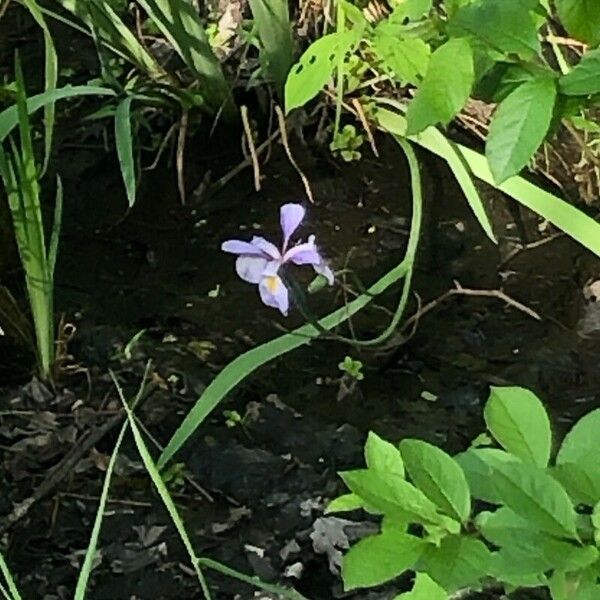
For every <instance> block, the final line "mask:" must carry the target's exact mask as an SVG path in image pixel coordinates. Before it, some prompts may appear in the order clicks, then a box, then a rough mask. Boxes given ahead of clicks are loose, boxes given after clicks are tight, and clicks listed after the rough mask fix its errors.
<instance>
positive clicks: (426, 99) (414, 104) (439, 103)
mask: <svg viewBox="0 0 600 600" xmlns="http://www.w3.org/2000/svg"><path fill="white" fill-rule="evenodd" d="M449 73H452V76H451V77H449ZM474 77H475V75H474V71H473V51H472V50H471V46H470V44H469V42H468V41H467V40H466V39H461V38H457V39H452V40H450V41H449V42H446V43H445V44H444V45H442V46H440V47H439V48H438V49H437V50H436V51H435V52H434V53H433V54H432V55H431V59H430V60H429V66H428V68H427V73H426V74H425V78H424V79H423V82H422V83H421V85H420V86H419V88H418V90H417V93H416V95H415V97H414V98H413V100H412V101H411V102H410V104H409V105H408V110H407V113H406V119H407V122H408V128H407V135H414V134H416V133H419V132H420V131H423V130H424V129H426V128H427V127H429V126H430V125H436V124H438V123H442V124H447V123H449V122H450V121H451V120H452V119H453V118H454V117H455V116H456V115H457V114H458V112H459V111H460V110H461V108H462V107H463V106H464V105H465V104H466V102H467V100H468V99H469V94H470V93H471V88H472V87H473V80H474Z"/></svg>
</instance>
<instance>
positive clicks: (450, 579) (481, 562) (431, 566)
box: [416, 535, 491, 593]
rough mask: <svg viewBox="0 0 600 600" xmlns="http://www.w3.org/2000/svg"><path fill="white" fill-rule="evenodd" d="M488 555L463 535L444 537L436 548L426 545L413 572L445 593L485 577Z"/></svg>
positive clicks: (474, 583)
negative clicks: (424, 574)
mask: <svg viewBox="0 0 600 600" xmlns="http://www.w3.org/2000/svg"><path fill="white" fill-rule="evenodd" d="M490 560H491V553H490V551H489V550H488V548H487V546H486V545H485V544H484V543H483V542H481V541H480V540H476V539H473V538H470V537H466V536H458V535H453V536H448V537H445V538H444V539H443V540H442V541H441V543H440V546H439V547H436V546H429V547H428V548H427V550H426V551H425V553H424V554H423V556H422V558H421V560H420V561H419V563H418V565H417V567H416V569H417V571H425V572H426V573H427V574H428V575H429V576H430V577H431V578H432V579H433V580H434V581H436V582H437V583H438V584H439V585H441V586H442V587H443V588H444V589H445V590H446V591H447V592H449V593H452V592H455V591H456V590H458V589H461V588H466V587H476V586H477V585H478V584H479V582H480V581H481V580H482V579H483V578H484V577H486V576H487V574H488V571H489V565H490Z"/></svg>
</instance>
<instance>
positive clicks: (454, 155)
mask: <svg viewBox="0 0 600 600" xmlns="http://www.w3.org/2000/svg"><path fill="white" fill-rule="evenodd" d="M377 119H378V121H379V124H380V126H381V127H382V128H383V129H385V130H386V131H389V132H390V133H393V134H394V135H398V136H400V137H403V136H405V135H406V127H407V123H406V119H404V117H402V116H400V115H398V114H397V113H395V112H392V111H389V110H387V109H385V108H378V110H377ZM411 139H414V141H416V142H417V143H419V144H420V145H422V146H423V145H425V141H426V142H427V144H428V146H427V147H429V146H431V147H436V148H438V149H439V154H440V156H443V158H444V159H445V160H446V162H447V163H448V166H449V167H450V169H451V170H452V173H453V174H454V177H456V180H457V181H458V184H459V185H460V187H461V189H462V191H463V193H464V195H465V197H466V198H467V202H468V203H469V206H470V207H471V210H472V211H473V214H474V215H475V217H476V218H477V220H478V221H479V224H480V225H481V228H482V229H483V231H485V234H486V235H487V236H488V237H489V238H490V240H491V241H492V242H494V243H496V237H495V236H494V232H493V230H492V224H491V223H490V220H489V218H488V216H487V213H486V211H485V207H484V206H483V201H482V200H481V196H480V195H479V192H478V191H477V188H476V187H475V184H474V183H473V178H472V174H471V170H470V168H469V167H468V165H467V164H465V159H464V158H463V156H462V154H461V153H460V152H459V150H458V149H457V148H456V144H455V143H454V142H452V141H451V140H449V139H448V138H447V137H446V136H445V135H444V134H443V133H442V132H441V131H439V130H438V129H437V128H435V127H429V128H428V129H426V130H425V131H423V132H421V133H420V134H419V135H418V136H415V137H414V138H411ZM424 140H425V141H424Z"/></svg>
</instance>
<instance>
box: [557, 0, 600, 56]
mask: <svg viewBox="0 0 600 600" xmlns="http://www.w3.org/2000/svg"><path fill="white" fill-rule="evenodd" d="M555 4H556V11H557V13H558V17H559V18H560V21H561V23H562V24H563V25H564V27H565V29H566V30H567V31H568V32H569V33H570V34H571V35H572V36H573V37H574V38H576V39H578V40H581V41H582V42H587V43H588V44H591V45H592V46H596V45H598V44H600V0H555Z"/></svg>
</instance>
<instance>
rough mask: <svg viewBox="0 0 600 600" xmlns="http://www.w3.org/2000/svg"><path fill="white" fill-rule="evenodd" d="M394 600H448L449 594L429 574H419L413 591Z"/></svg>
mask: <svg viewBox="0 0 600 600" xmlns="http://www.w3.org/2000/svg"><path fill="white" fill-rule="evenodd" d="M394 600H448V594H447V592H446V590H445V589H444V588H443V587H441V586H440V585H438V584H437V583H436V582H435V581H434V580H433V579H431V577H429V575H427V573H417V576H416V578H415V583H414V585H413V588H412V590H411V591H410V592H405V593H404V594H400V595H399V596H396V597H395V598H394Z"/></svg>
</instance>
